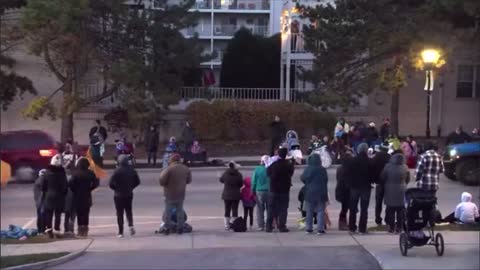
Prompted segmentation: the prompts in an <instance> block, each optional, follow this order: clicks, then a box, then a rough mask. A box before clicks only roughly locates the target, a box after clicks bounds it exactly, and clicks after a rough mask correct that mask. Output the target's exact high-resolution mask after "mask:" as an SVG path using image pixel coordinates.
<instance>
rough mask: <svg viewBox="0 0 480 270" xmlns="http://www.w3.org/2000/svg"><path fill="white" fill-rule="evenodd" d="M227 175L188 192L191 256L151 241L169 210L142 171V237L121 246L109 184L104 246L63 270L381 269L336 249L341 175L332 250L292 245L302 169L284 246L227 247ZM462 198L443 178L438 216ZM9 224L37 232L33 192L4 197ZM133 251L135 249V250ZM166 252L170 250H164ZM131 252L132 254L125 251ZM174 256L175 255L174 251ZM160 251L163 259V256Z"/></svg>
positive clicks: (9, 191)
mask: <svg viewBox="0 0 480 270" xmlns="http://www.w3.org/2000/svg"><path fill="white" fill-rule="evenodd" d="M222 170H223V169H211V170H195V171H194V172H193V183H192V184H191V185H189V186H188V189H187V199H186V202H185V209H186V211H187V214H188V222H189V223H190V224H192V226H193V228H194V231H195V236H194V237H191V238H185V239H186V240H185V245H186V246H185V247H188V249H182V248H179V249H178V250H170V248H171V247H170V246H169V245H180V244H181V241H179V243H176V242H175V243H174V242H173V241H172V242H171V243H169V242H168V241H170V240H167V242H165V241H164V240H162V241H161V243H160V242H158V241H157V242H155V241H156V240H152V239H160V238H158V237H157V238H155V237H154V235H153V232H154V230H156V229H157V228H158V227H159V224H160V222H161V215H162V211H163V206H164V202H163V194H162V190H161V188H160V186H159V185H158V176H159V171H158V170H140V171H139V173H140V178H141V181H142V183H141V185H140V186H139V187H138V188H137V189H136V190H135V195H134V220H135V226H136V228H137V232H138V233H137V236H136V237H135V238H134V239H129V240H131V241H128V242H126V241H123V242H122V241H121V240H120V242H118V241H119V240H118V239H116V238H115V235H116V232H117V229H116V217H115V211H114V205H113V198H112V197H113V193H112V191H111V190H110V189H109V188H108V186H107V183H108V181H107V180H102V182H101V187H100V188H99V189H98V190H97V191H96V192H95V194H94V206H93V208H92V211H91V222H90V223H91V226H90V230H91V231H90V236H91V237H94V238H95V242H94V243H96V245H97V246H95V245H94V246H93V247H92V248H93V251H90V250H89V252H87V254H86V255H84V256H82V257H81V258H79V259H77V260H75V261H73V262H71V263H68V264H66V265H63V266H61V267H60V268H59V269H64V268H69V269H74V268H77V269H86V268H114V267H115V268H125V269H126V268H144V269H145V268H210V269H219V268H246V269H248V268H252V269H253V268H284V269H285V268H330V269H331V268H342V269H350V268H359V269H361V268H378V264H377V263H376V261H375V260H374V259H373V257H372V256H370V254H369V253H367V252H366V251H365V250H364V249H363V248H362V247H361V246H358V245H356V244H355V243H350V242H348V243H346V244H345V245H344V246H343V247H335V246H336V245H337V244H336V243H337V242H335V241H334V240H335V238H338V237H340V238H341V237H346V235H348V234H346V233H344V232H338V231H336V230H335V229H336V227H337V225H336V220H337V216H338V212H339V211H340V205H339V204H338V203H337V202H336V201H335V200H334V194H335V192H334V189H335V185H336V181H335V170H334V169H329V170H328V173H329V179H330V181H329V184H328V187H329V192H330V197H331V201H332V204H331V205H330V206H329V207H328V212H329V213H330V217H331V220H332V223H333V226H334V228H333V230H330V231H329V232H328V234H330V238H329V239H330V240H331V241H332V242H331V243H330V242H329V243H330V244H328V245H327V246H322V245H321V243H320V244H319V246H311V247H308V248H307V247H298V246H297V247H292V246H290V245H289V243H293V242H294V241H296V240H297V241H298V239H300V238H301V239H303V238H302V237H305V235H304V234H303V232H299V231H298V229H297V228H296V225H297V220H298V218H299V217H300V213H299V211H298V210H297V207H298V206H299V202H298V200H297V195H298V191H299V189H300V187H301V183H300V180H299V176H300V174H301V172H302V169H297V171H296V173H295V176H294V181H293V182H294V186H293V188H292V191H291V194H290V195H291V199H290V208H289V219H288V225H289V227H290V228H291V229H292V232H291V233H289V236H288V237H289V238H288V239H283V240H282V239H277V240H278V241H276V240H275V237H276V238H278V236H272V237H270V236H268V238H267V237H266V236H265V235H266V234H265V233H261V232H249V233H247V234H245V235H244V236H241V237H242V238H244V239H243V240H244V242H242V239H241V238H238V237H240V236H238V235H242V234H235V236H234V237H235V239H237V240H235V239H233V238H232V239H231V240H230V241H233V240H235V241H240V242H242V245H236V244H235V243H233V242H229V240H228V239H229V238H231V237H233V236H231V233H229V232H225V231H224V229H223V220H222V219H223V218H222V214H223V202H222V201H221V199H220V195H221V190H222V184H220V183H219V182H218V178H219V176H220V174H221V173H222ZM241 172H242V173H243V174H244V175H248V174H250V173H251V171H250V170H245V169H242V170H241ZM463 191H469V192H471V193H473V196H474V200H475V202H477V203H478V199H479V194H480V192H479V188H478V187H465V186H463V185H461V184H458V183H456V182H452V181H450V180H448V179H446V178H445V177H442V179H441V182H440V191H439V192H438V197H439V208H440V210H441V212H442V214H443V215H447V214H448V213H450V212H452V211H453V209H454V208H455V206H456V204H457V203H458V202H459V200H460V194H461V193H462V192H463ZM369 209H370V211H369V225H371V226H373V225H374V221H373V220H374V215H373V211H374V192H372V199H371V203H370V208H369ZM240 213H243V210H240ZM8 224H17V225H21V226H26V227H35V209H34V203H33V193H32V185H19V184H17V185H16V184H14V185H9V186H7V188H6V189H4V190H2V191H1V227H2V229H4V228H6V227H7V226H8ZM332 234H333V235H332ZM274 235H277V234H274ZM278 235H279V234H278ZM172 237H176V236H172ZM282 237H283V236H282ZM332 237H333V238H332ZM137 238H138V239H137ZM126 239H128V237H127V238H126ZM246 239H248V241H247V240H246ZM272 239H273V240H272ZM122 240H124V239H122ZM330 240H329V241H330ZM347 240H348V239H346V240H345V241H347ZM132 241H133V242H132ZM152 241H153V242H152ZM175 241H177V240H175ZM268 241H272V242H271V243H269V242H268ZM348 241H350V240H348ZM327 242H328V241H327ZM259 243H269V244H265V245H266V246H268V247H269V248H267V249H265V248H259V247H258V246H259V245H260V244H259ZM132 245H135V248H133V247H132ZM162 246H164V247H165V249H167V250H163V249H164V248H163V247H162ZM128 247H130V249H129V248H128ZM273 247H275V248H273ZM95 248H97V249H95ZM125 248H127V249H126V250H125ZM172 248H174V247H173V246H172ZM159 250H162V251H161V252H159ZM288 254H290V255H288ZM127 255H128V256H127ZM214 255H215V256H214ZM340 255H341V258H342V259H341V260H336V259H335V258H339V257H338V256H340ZM129 258H130V259H129ZM207 258H208V259H207ZM213 258H215V259H213ZM247 258H251V259H247ZM291 258H295V259H294V260H292V259H291Z"/></svg>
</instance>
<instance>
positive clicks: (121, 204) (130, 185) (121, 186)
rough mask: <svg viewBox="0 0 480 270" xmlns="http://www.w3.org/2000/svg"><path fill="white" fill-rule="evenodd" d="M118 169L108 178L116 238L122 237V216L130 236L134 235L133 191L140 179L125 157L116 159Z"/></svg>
mask: <svg viewBox="0 0 480 270" xmlns="http://www.w3.org/2000/svg"><path fill="white" fill-rule="evenodd" d="M118 162H119V167H118V168H117V169H116V170H115V171H114V172H113V175H112V177H111V178H110V183H109V186H110V189H112V190H113V191H114V197H113V201H114V203H115V209H116V212H117V223H118V237H119V238H122V237H123V215H124V213H125V214H126V216H127V221H128V226H129V227H130V235H132V236H133V235H135V228H134V227H133V211H132V202H133V190H134V189H135V188H136V187H138V186H139V185H140V178H139V177H138V174H137V171H136V170H135V169H134V168H133V167H131V166H130V163H129V158H128V156H127V155H120V156H119V157H118Z"/></svg>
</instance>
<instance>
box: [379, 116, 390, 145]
mask: <svg viewBox="0 0 480 270" xmlns="http://www.w3.org/2000/svg"><path fill="white" fill-rule="evenodd" d="M389 135H390V118H385V119H383V124H382V126H381V127H380V139H381V140H382V143H383V142H385V140H386V139H387V138H388V136H389Z"/></svg>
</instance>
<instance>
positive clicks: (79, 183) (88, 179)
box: [69, 157, 100, 237]
mask: <svg viewBox="0 0 480 270" xmlns="http://www.w3.org/2000/svg"><path fill="white" fill-rule="evenodd" d="M89 167H90V162H88V159H86V158H83V157H82V158H80V159H79V160H78V161H77V164H76V169H75V171H74V172H73V175H72V179H71V180H70V183H69V186H70V190H71V191H72V193H73V208H74V212H75V215H76V217H77V225H78V236H80V237H87V236H88V224H89V217H90V208H91V207H92V191H93V190H94V189H96V188H97V187H98V185H99V184H100V182H99V180H98V178H97V177H96V176H95V173H93V172H92V171H91V170H89V169H88V168H89Z"/></svg>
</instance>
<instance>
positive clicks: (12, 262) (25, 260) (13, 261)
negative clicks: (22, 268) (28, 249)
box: [0, 252, 68, 268]
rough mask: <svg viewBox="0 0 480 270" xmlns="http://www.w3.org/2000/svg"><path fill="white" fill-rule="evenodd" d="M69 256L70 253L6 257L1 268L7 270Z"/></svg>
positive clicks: (1, 263) (0, 263) (0, 261)
mask: <svg viewBox="0 0 480 270" xmlns="http://www.w3.org/2000/svg"><path fill="white" fill-rule="evenodd" d="M67 254H68V252H61V253H41V254H28V255H19V256H6V257H2V258H1V260H0V268H7V267H12V266H17V265H23V264H29V263H36V262H42V261H47V260H51V259H56V258H60V257H63V256H65V255H67Z"/></svg>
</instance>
